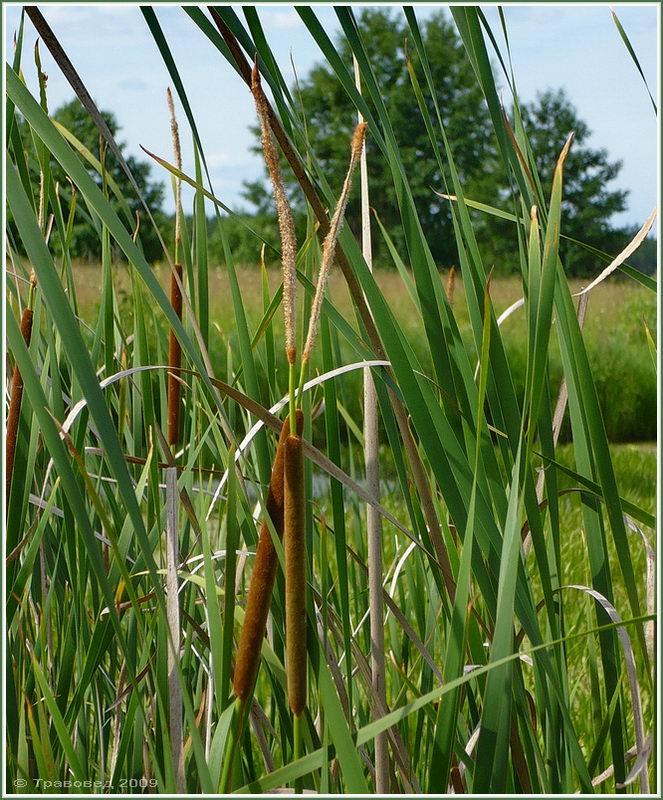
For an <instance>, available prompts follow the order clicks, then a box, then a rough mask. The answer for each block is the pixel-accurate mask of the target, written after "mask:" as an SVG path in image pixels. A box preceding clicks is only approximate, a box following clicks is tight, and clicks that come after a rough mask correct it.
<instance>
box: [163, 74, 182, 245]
mask: <svg viewBox="0 0 663 800" xmlns="http://www.w3.org/2000/svg"><path fill="white" fill-rule="evenodd" d="M166 102H167V103H168V111H169V112H170V137H171V140H172V143H173V154H174V156H175V166H176V167H177V169H178V170H180V172H181V171H182V148H181V145H180V129H179V126H178V125H177V117H176V116H175V103H174V102H173V94H172V92H171V91H170V86H169V87H168V88H167V89H166ZM181 204H182V182H181V181H180V179H179V178H176V179H175V242H177V243H179V242H180V241H181V235H182V232H181V227H180V226H181V219H180V216H181V210H180V209H181Z"/></svg>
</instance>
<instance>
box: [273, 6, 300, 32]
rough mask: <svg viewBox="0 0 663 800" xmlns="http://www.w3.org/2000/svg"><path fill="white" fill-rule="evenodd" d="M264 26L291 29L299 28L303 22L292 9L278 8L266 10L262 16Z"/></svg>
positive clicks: (282, 29)
mask: <svg viewBox="0 0 663 800" xmlns="http://www.w3.org/2000/svg"><path fill="white" fill-rule="evenodd" d="M264 21H265V25H266V26H270V27H272V28H276V30H280V31H284V30H292V29H293V28H299V27H300V26H301V25H303V24H304V23H303V22H302V21H301V19H300V18H299V14H297V12H296V11H295V10H294V9H285V8H283V9H279V10H278V11H272V10H270V11H266V12H265V16H264Z"/></svg>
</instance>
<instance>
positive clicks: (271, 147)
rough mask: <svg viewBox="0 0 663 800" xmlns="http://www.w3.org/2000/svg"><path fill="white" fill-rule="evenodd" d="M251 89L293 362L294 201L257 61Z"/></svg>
mask: <svg viewBox="0 0 663 800" xmlns="http://www.w3.org/2000/svg"><path fill="white" fill-rule="evenodd" d="M251 92H252V93H253V99H254V101H255V104H256V111H257V112H258V119H259V121H260V140H261V143H262V151H263V155H264V157H265V164H266V166H267V172H268V173H269V179H270V181H271V183H272V189H273V192H274V201H275V203H276V216H277V218H278V222H279V233H280V236H281V262H282V266H283V314H284V317H285V348H286V354H287V356H288V362H289V363H290V364H294V363H295V353H296V348H295V302H296V291H297V273H296V266H295V262H296V257H297V240H296V238H295V224H294V222H293V219H292V211H291V210H290V203H289V202H288V197H287V195H286V192H285V186H284V184H283V176H282V175H281V168H280V166H279V157H278V153H277V151H276V145H275V143H274V137H273V136H272V131H271V128H270V124H269V109H268V105H267V99H266V97H265V93H264V92H263V89H262V85H261V83H260V71H259V70H258V64H257V62H256V63H255V64H254V65H253V71H252V73H251Z"/></svg>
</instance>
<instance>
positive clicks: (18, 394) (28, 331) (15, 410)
mask: <svg viewBox="0 0 663 800" xmlns="http://www.w3.org/2000/svg"><path fill="white" fill-rule="evenodd" d="M36 286H37V279H36V277H35V274H34V272H33V273H32V275H31V276H30V292H29V294H28V304H27V306H26V307H25V308H24V309H23V313H22V314H21V335H22V336H23V341H24V342H25V344H26V346H27V347H30V340H31V339H32V320H33V308H34V294H35V287H36ZM22 401H23V378H22V377H21V371H20V370H19V368H18V364H17V365H15V366H14V373H13V375H12V386H11V393H10V400H9V412H8V414H7V443H6V461H5V475H6V476H5V503H6V506H7V507H9V496H10V494H11V487H12V474H13V472H14V456H15V455H16V442H17V440H18V425H19V422H20V419H21V404H22Z"/></svg>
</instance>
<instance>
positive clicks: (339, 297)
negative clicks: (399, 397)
mask: <svg viewBox="0 0 663 800" xmlns="http://www.w3.org/2000/svg"><path fill="white" fill-rule="evenodd" d="M74 274H75V280H76V286H77V292H78V297H79V302H80V308H81V314H82V317H83V318H84V319H85V321H86V322H87V323H88V324H92V323H94V322H95V321H96V314H98V309H99V285H100V282H101V268H100V267H98V266H95V265H90V264H80V265H78V266H77V267H76V268H75V270H74ZM156 274H157V276H158V277H159V280H160V281H161V283H162V285H164V286H165V285H166V282H167V280H168V271H167V268H166V267H163V266H162V267H156ZM238 279H239V285H240V287H241V292H242V297H243V300H244V304H245V308H246V313H247V317H248V319H249V321H250V323H251V324H252V325H253V326H258V324H259V323H260V320H261V317H262V314H263V311H264V309H263V304H262V295H261V291H262V290H261V276H260V271H259V270H258V269H256V268H254V267H245V268H240V269H238ZM376 280H377V283H378V285H379V287H380V289H381V291H382V292H383V294H384V297H385V299H386V300H387V302H388V304H389V306H390V308H391V310H392V311H393V314H394V316H395V318H396V319H397V320H398V323H399V325H400V326H401V329H402V331H403V332H404V334H405V336H406V337H407V339H408V341H409V342H410V344H411V346H412V348H413V350H414V352H415V353H416V354H417V356H418V357H419V359H420V361H421V362H422V364H424V365H426V367H430V361H431V351H430V350H429V348H428V345H427V342H426V338H425V336H424V331H423V329H422V326H421V319H420V317H419V315H418V313H417V311H416V310H415V307H414V305H413V303H412V300H411V298H410V297H409V295H408V294H407V292H406V290H405V287H404V284H403V280H402V278H401V277H400V276H399V274H398V273H397V272H396V271H395V270H394V269H389V270H384V269H383V270H380V269H378V271H377V273H376ZM445 280H446V274H445V273H441V274H440V281H441V282H442V283H444V282H445ZM113 281H114V285H115V287H116V290H117V293H118V302H119V303H120V307H121V309H122V312H123V313H125V314H128V315H131V314H132V313H133V311H132V300H131V295H130V293H129V281H128V275H127V271H126V268H125V267H123V266H122V265H118V266H117V267H116V268H115V270H114V277H113ZM209 282H210V290H209V292H210V319H211V322H212V325H213V326H214V329H215V331H216V334H217V335H216V336H215V337H213V338H212V340H211V342H210V354H211V357H212V358H213V362H214V365H215V369H216V370H217V374H218V375H219V376H222V375H226V374H227V373H226V363H227V361H226V359H227V348H228V347H229V346H234V347H236V346H237V330H236V326H235V317H234V310H233V306H232V298H231V292H230V287H229V282H228V275H227V273H226V272H225V271H224V270H223V269H220V268H213V269H210V273H209ZM587 283H588V281H584V282H583V281H580V280H577V279H575V280H572V281H570V286H571V290H572V291H573V292H577V291H580V290H581V289H582V288H583V286H586V285H587ZM269 285H270V288H271V291H272V292H275V291H276V289H277V288H278V286H279V285H280V274H279V272H278V270H277V269H270V270H269ZM456 287H457V288H456V295H455V300H454V314H455V316H456V319H457V320H458V325H459V328H460V330H461V333H462V334H463V337H464V340H465V343H466V345H467V347H468V349H469V350H470V351H474V352H475V348H474V342H473V340H472V336H471V326H470V320H469V317H468V310H467V304H466V301H465V296H464V291H463V284H462V281H461V280H457V282H456ZM521 292H522V288H521V283H520V281H519V280H518V279H517V278H515V277H509V278H499V277H498V278H495V279H494V280H493V282H492V287H491V296H492V299H493V302H494V305H495V312H496V314H497V315H498V316H499V314H501V313H502V312H503V311H504V310H505V309H507V308H508V307H509V306H510V305H511V304H512V303H513V302H514V301H516V300H518V298H519V297H521ZM329 295H330V299H331V300H332V302H333V303H334V305H335V307H336V308H337V309H338V310H339V312H340V313H341V314H342V315H343V317H345V319H347V320H349V321H351V322H352V321H353V311H352V302H351V298H350V296H349V294H348V290H347V286H346V284H345V282H344V280H343V278H342V276H341V275H340V274H338V272H335V273H333V274H332V277H331V281H330V287H329ZM645 324H646V325H647V326H648V327H649V330H650V331H655V330H656V297H655V296H654V295H652V294H651V292H648V291H647V290H645V289H643V288H642V287H639V286H637V285H636V284H635V283H633V282H632V281H630V280H628V279H622V280H611V281H607V282H605V283H603V284H601V285H600V286H598V287H597V288H596V290H594V291H593V292H592V296H591V301H590V302H589V305H588V311H587V316H586V323H585V327H584V338H585V343H586V346H587V351H588V355H589V358H590V363H591V365H592V370H593V375H594V380H595V382H596V385H597V390H598V393H599V398H600V402H601V406H602V409H603V413H604V418H605V424H606V429H607V432H608V438H609V439H610V440H611V441H612V442H639V441H653V440H654V439H655V438H656V371H655V367H654V361H653V359H652V356H651V352H650V350H649V347H648V344H647V337H646V331H645ZM282 325H283V322H282V319H281V317H280V315H277V316H276V317H275V318H274V331H275V336H276V337H277V338H278V337H279V336H281V335H282ZM503 331H504V340H505V345H506V348H507V352H508V355H509V360H510V364H511V369H512V373H513V376H514V381H515V384H516V389H517V392H518V394H519V395H520V396H522V393H523V391H524V382H525V370H526V364H527V338H526V327H525V321H524V317H523V311H522V309H520V310H519V311H516V312H515V313H514V314H513V315H512V316H511V317H510V318H509V319H507V320H506V321H505V322H504V324H503ZM342 348H343V344H342ZM342 352H343V357H344V358H345V359H346V360H349V359H352V357H353V354H352V351H351V350H350V349H349V348H348V347H344V348H343V350H342ZM277 357H278V358H279V368H280V369H281V370H282V371H285V369H286V365H285V359H284V358H283V355H282V353H280V352H279V353H277ZM319 361H320V359H319V356H318V358H317V362H318V363H319ZM550 363H551V375H552V378H553V383H554V385H555V386H557V385H558V384H559V380H560V377H561V369H562V368H561V362H560V356H559V348H558V346H557V342H556V338H555V336H554V335H553V337H552V341H551V349H550ZM347 380H348V381H349V383H350V385H351V386H353V387H354V390H355V396H354V397H353V398H348V402H349V404H350V406H349V407H350V410H351V411H352V412H353V413H354V412H356V411H358V410H359V395H360V391H361V386H360V383H361V382H360V379H359V377H358V376H356V375H350V376H348V377H347ZM569 435H570V430H569V426H568V424H566V425H565V427H564V428H563V430H562V439H568V437H569Z"/></svg>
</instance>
